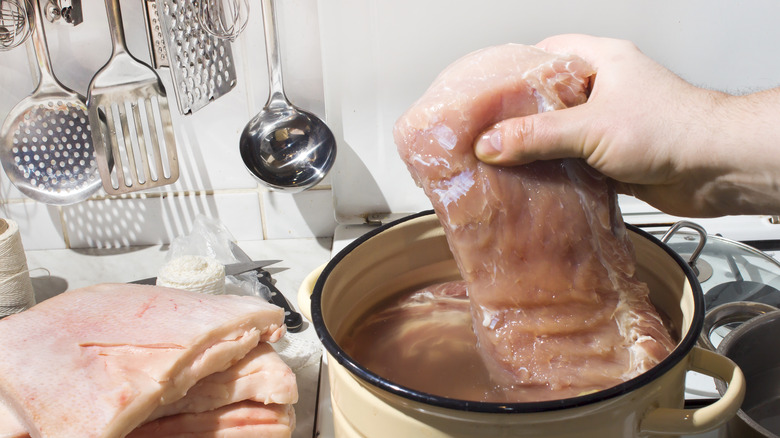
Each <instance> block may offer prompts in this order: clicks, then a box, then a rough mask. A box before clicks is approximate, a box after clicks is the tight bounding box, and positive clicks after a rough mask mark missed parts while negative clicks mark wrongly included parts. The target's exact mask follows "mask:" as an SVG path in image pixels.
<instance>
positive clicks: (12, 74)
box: [0, 0, 336, 249]
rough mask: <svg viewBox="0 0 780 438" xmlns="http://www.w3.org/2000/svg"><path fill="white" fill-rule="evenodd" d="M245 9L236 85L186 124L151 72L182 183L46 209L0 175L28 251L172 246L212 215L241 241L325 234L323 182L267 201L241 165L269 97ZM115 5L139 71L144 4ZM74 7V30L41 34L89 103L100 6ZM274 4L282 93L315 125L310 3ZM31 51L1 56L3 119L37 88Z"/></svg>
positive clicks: (61, 75) (99, 47)
mask: <svg viewBox="0 0 780 438" xmlns="http://www.w3.org/2000/svg"><path fill="white" fill-rule="evenodd" d="M45 2H46V0H41V3H42V4H45ZM250 3H251V5H250V7H251V9H250V22H249V25H248V27H247V29H246V30H245V32H244V34H242V36H241V37H240V38H239V39H238V40H237V41H236V42H235V43H234V44H233V54H234V60H235V64H236V67H237V76H238V83H237V85H236V88H235V89H233V90H232V91H231V92H230V93H228V94H227V95H225V96H223V97H221V98H220V99H217V100H215V101H213V102H212V103H210V104H209V105H207V106H206V107H205V108H203V109H201V110H200V111H198V112H196V113H195V114H194V115H188V116H183V115H181V114H180V113H179V112H178V108H177V107H176V103H175V98H174V94H173V88H172V84H171V80H170V73H169V71H168V70H167V69H160V70H158V74H159V75H160V76H161V78H162V79H163V82H164V84H165V86H166V89H167V90H168V93H169V103H170V107H171V110H172V112H173V114H172V115H173V123H174V126H175V129H176V141H177V149H178V155H179V164H180V178H179V180H178V181H177V182H176V183H175V184H172V185H169V186H166V187H162V188H158V189H152V190H149V191H147V192H143V193H138V194H134V195H131V196H124V197H107V196H105V193H104V192H103V191H102V190H101V191H100V192H98V194H97V195H96V196H94V197H93V198H91V199H90V200H87V201H85V202H82V203H79V204H76V205H72V206H66V207H54V206H48V205H44V204H40V203H38V202H36V201H33V200H30V199H28V198H26V197H25V196H24V195H23V194H21V193H20V192H19V191H18V190H16V189H15V188H14V187H13V185H12V184H11V183H10V181H9V180H8V178H7V177H6V175H5V174H4V173H2V175H0V217H6V218H11V219H14V220H16V221H17V222H18V223H19V225H20V228H21V232H22V239H23V242H24V245H25V248H27V249H47V248H84V247H101V248H103V247H124V246H132V245H145V244H159V243H169V242H170V241H171V239H173V238H175V237H176V236H178V235H181V234H186V233H187V232H188V231H189V228H190V226H191V224H192V221H193V220H194V218H195V216H197V215H198V214H205V215H208V216H211V217H216V218H218V219H219V220H220V221H222V222H223V223H224V224H225V225H226V227H227V228H228V229H229V230H230V232H231V233H232V234H233V236H234V237H235V238H236V239H239V240H261V239H285V238H298V237H328V236H332V235H333V230H334V228H335V226H336V224H335V219H334V217H335V214H334V211H333V206H332V204H333V203H332V201H331V198H332V196H331V190H330V179H329V178H326V180H325V181H324V182H323V183H322V184H320V186H318V187H317V188H316V189H315V190H312V191H309V192H304V193H301V194H295V195H290V194H283V193H275V192H269V191H268V190H266V189H265V187H264V186H262V185H260V184H258V183H257V182H256V180H255V179H254V178H253V177H252V176H251V175H250V174H249V173H248V172H247V171H246V169H245V167H244V165H243V163H242V161H241V157H240V155H239V151H238V139H239V137H240V135H241V131H242V130H243V128H244V126H245V125H246V123H247V122H248V121H249V119H250V118H251V117H252V116H253V115H254V114H256V113H257V112H258V111H259V110H260V109H261V108H262V106H263V104H264V103H265V101H266V99H267V96H268V86H267V81H268V79H267V78H268V75H267V67H266V61H265V46H264V38H263V26H262V17H261V8H260V3H259V2H254V1H252V2H250ZM120 4H121V8H122V14H123V18H124V24H125V32H126V37H127V42H128V46H129V49H130V52H131V53H132V54H133V55H135V56H136V57H138V58H140V59H142V60H144V61H146V62H148V60H149V53H148V49H147V41H146V33H145V28H144V19H143V8H142V6H141V5H142V2H141V1H140V0H135V1H129V0H122V1H121V2H120ZM82 6H83V10H84V22H83V23H82V24H80V25H78V26H76V27H73V26H70V25H67V24H58V23H54V24H52V23H48V22H47V23H46V26H45V29H46V32H47V39H48V42H49V47H50V52H51V56H52V62H53V64H54V69H55V74H56V76H57V77H58V79H60V81H61V82H63V83H64V84H65V85H66V86H68V87H69V88H72V89H74V90H75V91H77V92H79V93H81V94H82V95H86V94H87V89H88V86H89V81H90V80H91V78H92V76H93V75H94V74H95V73H96V72H97V70H98V69H99V68H100V67H101V66H102V65H103V64H104V63H105V61H106V60H107V59H108V57H109V55H110V51H111V46H110V37H109V34H108V25H107V21H106V16H105V9H104V5H103V1H102V0H82ZM276 6H277V20H278V26H279V39H280V42H281V44H282V54H283V64H284V75H285V87H286V91H287V95H288V97H289V99H290V100H291V101H292V102H293V103H294V104H296V105H298V106H301V107H302V108H305V109H307V110H309V111H311V112H314V113H315V114H317V115H320V116H323V114H324V107H325V106H324V102H323V89H322V87H323V85H322V67H321V60H320V48H319V28H318V22H317V1H316V0H285V1H278V0H277V2H276ZM28 45H29V43H28ZM28 52H29V54H30V55H31V54H32V51H31V49H30V48H28V47H24V46H22V47H18V48H16V49H13V50H11V51H7V52H0V120H4V119H5V116H6V114H7V113H8V112H9V111H10V109H11V108H12V107H13V106H14V105H15V104H16V103H17V102H19V101H20V100H21V99H23V98H24V97H26V96H27V95H29V94H30V93H31V92H32V90H33V88H34V85H35V82H36V80H35V79H33V78H32V75H33V74H31V72H35V70H34V69H31V67H30V64H29V61H28ZM0 146H2V145H0Z"/></svg>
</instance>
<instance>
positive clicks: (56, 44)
mask: <svg viewBox="0 0 780 438" xmlns="http://www.w3.org/2000/svg"><path fill="white" fill-rule="evenodd" d="M42 1H46V0H42ZM250 2H251V7H252V9H251V12H250V15H251V22H250V24H249V27H248V28H247V30H246V32H245V33H244V34H243V35H242V36H241V38H240V39H239V40H238V41H237V42H236V43H235V44H234V47H233V50H234V56H235V62H236V65H237V67H238V85H237V88H236V89H235V90H233V91H232V92H231V93H230V94H228V95H227V96H224V97H222V98H221V99H219V100H217V101H215V102H213V103H211V104H209V105H208V106H207V107H206V108H204V109H202V110H200V111H199V112H197V113H195V114H194V115H191V116H181V115H178V114H177V113H176V111H174V113H175V114H174V115H175V118H174V125H175V128H176V135H177V141H178V147H179V156H180V161H181V167H182V169H181V171H182V175H181V178H180V181H179V182H177V183H176V184H175V185H173V186H170V187H167V188H165V189H164V190H155V191H151V192H149V193H144V194H141V195H136V196H132V197H128V198H121V199H113V198H112V199H109V198H105V197H97V198H95V199H93V200H89V201H87V202H83V203H80V204H78V205H75V206H70V207H63V208H58V207H50V206H46V205H42V204H39V203H37V202H34V201H30V200H28V199H26V198H25V197H24V196H23V195H21V194H20V193H19V192H18V191H17V190H15V189H14V188H13V187H12V186H11V185H10V183H9V181H8V179H7V178H6V177H5V175H0V200H1V201H2V204H0V216H5V217H11V218H13V219H16V220H17V221H19V222H20V224H21V227H22V230H23V233H24V234H23V238H24V242H25V244H26V245H27V247H29V248H46V247H54V248H62V247H74V248H76V247H85V246H98V247H100V246H126V245H133V244H147V243H165V242H168V241H169V240H170V239H171V238H172V237H175V236H176V235H178V234H181V233H182V232H185V231H187V229H188V228H189V224H190V223H191V221H192V219H193V218H194V216H195V215H196V214H198V213H205V214H208V215H210V216H215V217H218V218H219V219H221V220H222V221H223V222H224V223H225V224H226V225H227V226H228V228H229V229H230V230H231V232H232V233H233V234H234V235H235V237H236V238H238V239H244V240H258V239H276V238H287V237H307V236H328V235H331V233H332V232H333V229H334V227H335V225H336V222H335V219H334V206H333V203H334V198H335V203H336V208H335V210H338V212H339V220H340V221H343V222H356V221H358V222H359V221H361V220H362V218H361V217H360V216H361V214H364V213H366V212H374V213H384V212H397V213H406V212H412V211H416V210H418V209H420V208H424V207H425V205H426V204H427V200H426V199H425V198H424V196H422V194H421V192H420V191H419V190H418V189H417V188H416V187H414V185H413V184H412V183H411V179H410V177H409V175H408V173H407V172H406V171H405V169H404V168H403V166H402V165H401V164H400V162H399V160H398V159H397V155H396V154H395V147H394V145H393V144H392V138H391V127H392V123H393V122H394V121H395V119H396V118H397V117H398V116H399V115H400V113H401V112H402V111H403V109H404V108H406V107H407V106H408V105H410V104H411V103H412V101H413V100H414V99H416V97H417V96H419V95H420V93H422V92H423V90H424V89H425V88H426V87H427V85H428V84H429V83H430V81H431V80H432V79H433V77H434V76H435V75H436V74H437V73H438V72H439V71H440V70H441V69H442V68H443V67H444V66H446V65H447V64H449V63H450V62H452V61H453V60H455V59H456V58H458V57H460V56H462V55H464V54H466V53H467V52H469V51H471V50H475V49H477V48H480V47H484V46H487V45H491V44H499V43H505V42H518V43H526V44H533V43H535V42H537V41H538V40H540V39H542V38H544V37H546V36H549V35H554V34H557V33H567V32H583V33H591V34H596V35H602V36H610V37H617V38H626V39H631V40H633V41H635V42H636V43H637V44H638V45H639V46H640V48H641V49H642V50H644V51H645V52H646V53H647V54H648V55H650V56H651V57H653V58H655V59H657V60H658V61H660V62H661V63H662V64H664V65H666V66H668V67H669V68H671V69H672V70H673V71H675V72H677V73H678V74H680V75H681V76H682V77H684V78H685V79H687V80H689V81H691V82H693V83H695V84H698V85H701V86H705V87H711V88H716V89H721V90H725V91H730V92H735V93H742V92H749V91H754V90H757V89H763V88H767V87H771V86H776V85H778V83H780V56H778V52H777V49H776V47H777V43H778V42H779V41H780V27H778V26H777V24H776V23H777V17H780V2H777V1H776V0H751V1H747V2H734V1H727V0H717V1H713V0H683V1H680V0H592V1H588V2H585V1H581V0H537V1H527V0H485V1H475V0H276V4H277V7H278V15H279V17H278V19H279V28H280V33H281V35H280V39H281V42H282V44H283V47H282V52H283V60H284V68H285V79H286V88H287V93H288V96H289V98H290V100H291V101H293V103H295V104H297V105H299V106H301V107H303V108H306V109H308V110H310V111H313V112H314V113H316V114H318V115H320V116H325V115H326V113H327V121H328V124H329V125H330V126H331V128H332V129H333V130H334V132H335V133H336V135H337V139H338V140H339V141H340V144H339V158H338V159H337V163H336V166H335V167H334V170H333V171H332V172H331V175H330V177H329V178H327V179H326V181H325V182H324V183H323V184H322V185H321V186H320V187H318V188H317V189H316V190H312V191H309V192H305V193H302V194H298V195H289V194H279V193H272V192H269V191H267V190H265V189H264V188H263V187H261V186H259V185H258V184H257V183H256V182H255V181H254V180H253V179H252V178H251V177H250V176H249V174H248V173H247V171H246V170H245V169H244V166H243V164H242V162H241V159H240V157H239V153H238V137H239V135H240V132H241V130H242V129H243V127H244V125H245V124H246V122H247V121H248V120H249V119H250V118H251V117H252V116H253V115H254V114H255V113H257V112H258V111H259V109H260V108H261V107H262V105H263V104H264V103H265V100H266V98H267V72H266V62H265V48H264V43H263V29H262V21H261V16H260V12H261V11H260V2H259V0H250ZM120 3H121V5H122V8H123V9H122V11H123V14H124V18H125V20H124V21H125V26H126V30H127V33H128V39H129V44H130V50H131V51H132V52H133V53H134V54H135V55H136V56H138V57H140V58H142V59H148V56H149V55H148V51H147V43H146V34H145V31H144V24H143V23H144V21H143V18H142V6H141V0H120ZM82 4H83V6H84V23H82V24H81V25H79V26H77V27H75V28H74V27H71V26H68V25H62V24H48V23H47V26H46V30H47V32H49V43H50V47H51V51H52V57H53V61H54V67H55V70H56V73H57V75H58V77H59V78H60V79H61V80H62V82H64V83H65V84H67V85H68V86H70V87H72V88H74V89H76V90H77V91H79V92H81V93H82V94H84V93H86V89H87V86H88V84H89V80H90V79H91V77H92V75H94V73H95V72H96V71H97V70H98V69H99V68H100V67H101V66H102V64H103V63H104V62H105V60H106V59H107V58H108V56H109V54H110V38H109V35H108V29H107V23H106V19H105V13H104V6H103V2H102V1H100V0H82ZM323 61H324V63H323ZM159 73H160V74H161V76H162V77H163V79H164V81H165V82H166V86H167V87H168V89H169V90H171V85H170V74H169V72H168V71H167V70H164V69H163V70H159ZM32 89H33V84H32V80H31V79H30V70H29V67H28V62H27V53H26V50H25V49H24V48H17V49H15V50H13V51H11V52H0V117H3V118H4V117H5V114H6V113H7V112H8V111H9V109H10V108H11V107H12V106H13V105H14V104H15V103H16V102H18V101H19V100H21V99H22V98H23V97H25V96H26V95H28V94H29V93H30V92H31V91H32ZM172 108H174V109H175V106H173V105H172ZM332 193H333V195H332ZM632 208H633V207H632ZM632 211H633V210H632ZM634 213H636V212H634ZM639 213H641V212H639Z"/></svg>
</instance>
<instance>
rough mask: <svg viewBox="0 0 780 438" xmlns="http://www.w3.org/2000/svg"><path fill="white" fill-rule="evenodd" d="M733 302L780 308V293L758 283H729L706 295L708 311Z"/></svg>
mask: <svg viewBox="0 0 780 438" xmlns="http://www.w3.org/2000/svg"><path fill="white" fill-rule="evenodd" d="M733 301H753V302H757V303H764V304H769V305H771V306H775V307H780V291H778V290H777V289H775V288H774V287H772V286H769V285H767V284H763V283H759V282H756V281H729V282H727V283H722V284H719V285H716V286H714V287H713V288H711V289H710V290H709V291H707V293H706V294H704V304H705V309H707V310H709V309H712V308H714V307H717V306H719V305H721V304H725V303H730V302H733Z"/></svg>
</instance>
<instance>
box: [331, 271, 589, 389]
mask: <svg viewBox="0 0 780 438" xmlns="http://www.w3.org/2000/svg"><path fill="white" fill-rule="evenodd" d="M469 305H470V304H469V299H468V296H467V294H466V284H465V282H451V283H443V284H438V285H434V286H431V287H428V288H425V289H423V290H420V291H412V292H408V293H405V294H401V295H399V296H397V297H394V298H393V299H392V300H391V301H388V302H384V303H382V304H381V306H380V307H379V308H377V309H373V310H372V311H370V312H368V314H367V315H366V316H365V317H364V318H361V319H360V320H359V321H360V322H359V323H357V324H356V325H355V326H354V327H353V328H352V329H351V330H350V332H349V333H348V335H347V336H345V337H344V338H343V339H342V340H341V342H340V345H341V346H342V348H343V349H344V351H345V352H346V353H347V354H349V355H350V356H351V357H352V358H353V359H355V360H356V361H357V362H358V363H360V364H361V365H362V366H364V367H366V368H368V369H369V370H371V371H372V372H374V373H376V374H378V375H379V376H381V377H384V378H385V379H388V380H390V381H392V382H394V383H398V384H400V385H403V386H405V387H407V388H411V389H414V390H417V391H422V392H425V393H429V394H434V395H438V396H443V397H448V398H454V399H460V400H471V401H483V402H499V403H511V402H525V401H542V400H553V399H561V398H568V397H574V396H577V395H581V394H583V392H584V393H587V392H593V391H598V390H600V389H604V388H590V389H587V388H586V389H585V390H584V391H583V388H581V387H579V388H577V389H562V390H561V389H558V390H555V391H553V390H551V389H550V388H548V387H546V386H539V385H536V386H534V385H523V386H517V387H513V386H506V385H499V384H496V383H494V382H493V381H491V378H490V375H489V373H488V370H487V369H486V367H485V365H484V363H483V360H482V358H481V356H480V354H479V351H478V347H477V338H476V336H475V334H474V331H473V330H472V325H471V313H470V307H469Z"/></svg>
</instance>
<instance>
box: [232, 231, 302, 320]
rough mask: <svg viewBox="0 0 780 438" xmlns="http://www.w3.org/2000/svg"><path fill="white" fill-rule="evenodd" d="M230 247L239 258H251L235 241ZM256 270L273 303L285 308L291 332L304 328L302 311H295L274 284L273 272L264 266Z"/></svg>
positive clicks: (258, 279) (285, 318)
mask: <svg viewBox="0 0 780 438" xmlns="http://www.w3.org/2000/svg"><path fill="white" fill-rule="evenodd" d="M230 249H231V250H232V251H233V255H234V256H235V257H236V258H237V259H238V260H249V259H250V257H249V255H248V254H247V253H245V252H244V250H243V249H241V247H240V246H238V245H237V244H236V243H235V242H232V241H231V242H230ZM256 271H257V281H259V282H260V284H262V285H263V286H265V287H267V288H268V290H269V291H270V293H271V299H270V300H269V301H270V302H271V304H275V305H277V306H279V307H281V308H282V309H284V325H286V326H287V331H288V332H291V333H296V332H299V331H301V329H302V328H303V317H302V316H301V314H300V313H298V312H296V311H295V309H294V308H293V306H292V304H290V302H289V301H287V298H285V296H284V294H283V293H282V292H281V291H280V290H279V289H277V287H276V286H275V285H274V283H273V280H272V278H271V273H270V272H268V271H266V270H265V269H262V268H258V269H256Z"/></svg>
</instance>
